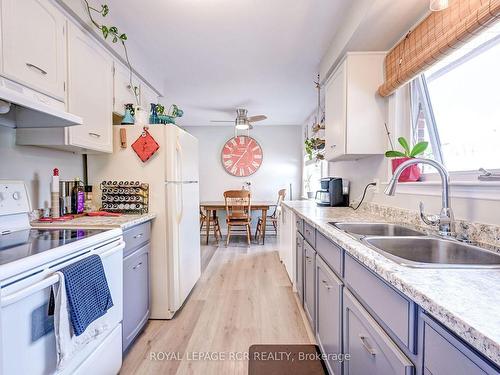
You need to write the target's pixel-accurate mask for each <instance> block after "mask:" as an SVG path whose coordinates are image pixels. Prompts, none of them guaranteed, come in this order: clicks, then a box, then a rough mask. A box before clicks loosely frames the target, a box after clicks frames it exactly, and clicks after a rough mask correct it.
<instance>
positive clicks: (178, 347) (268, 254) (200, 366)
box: [121, 238, 314, 375]
mask: <svg viewBox="0 0 500 375" xmlns="http://www.w3.org/2000/svg"><path fill="white" fill-rule="evenodd" d="M269 242H270V243H269V244H266V245H265V246H262V245H252V246H250V247H247V246H246V245H245V244H244V243H243V242H239V241H238V240H236V238H235V241H234V242H233V243H232V244H231V246H229V247H225V246H224V245H221V246H220V247H217V246H215V245H212V246H210V245H209V246H202V252H203V254H202V259H203V263H204V264H205V266H206V268H205V270H204V272H203V274H202V277H201V279H200V280H199V281H198V284H197V285H196V287H195V289H194V290H193V293H192V294H191V296H190V298H189V299H188V301H187V302H186V304H185V305H184V307H183V309H182V310H181V311H180V312H178V313H177V315H176V317H175V318H174V319H172V320H170V321H167V320H163V321H162V320H151V321H150V322H149V324H148V325H147V327H146V329H145V331H144V332H143V333H142V334H141V335H140V336H139V337H138V339H137V340H136V342H135V343H134V344H133V347H132V349H131V350H130V351H129V352H128V354H127V355H126V357H125V359H124V363H123V367H122V370H121V374H172V375H173V374H178V375H184V374H204V375H210V374H214V375H215V374H217V375H221V374H247V367H248V362H247V361H246V360H244V359H243V360H234V359H233V360H231V359H229V357H230V356H231V355H232V354H231V353H236V354H238V355H243V356H244V353H247V352H248V348H249V347H250V345H252V344H309V343H312V342H314V338H313V336H312V334H311V332H310V328H309V325H308V324H307V323H305V319H306V318H305V315H304V312H303V310H302V308H300V307H299V306H298V304H297V298H296V296H295V294H294V293H293V291H292V286H291V283H290V280H289V278H288V275H287V274H286V271H285V269H284V266H283V265H282V264H281V262H280V261H279V257H278V252H277V251H276V241H274V240H271V241H269ZM212 254H213V256H212ZM207 263H208V265H207ZM197 353H201V356H205V353H210V355H211V356H215V355H218V356H219V358H222V357H223V356H225V357H226V358H227V359H225V360H195V359H194V356H195V355H197ZM214 353H217V354H214ZM218 353H220V354H218ZM240 353H241V354H240ZM167 357H169V359H167Z"/></svg>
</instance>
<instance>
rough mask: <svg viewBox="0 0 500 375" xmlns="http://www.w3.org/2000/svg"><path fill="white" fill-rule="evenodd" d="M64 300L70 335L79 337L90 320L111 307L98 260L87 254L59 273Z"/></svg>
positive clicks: (104, 275)
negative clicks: (62, 284) (69, 322)
mask: <svg viewBox="0 0 500 375" xmlns="http://www.w3.org/2000/svg"><path fill="white" fill-rule="evenodd" d="M60 271H61V272H62V273H63V274H64V285H65V286H66V295H67V297H68V308H69V316H70V320H71V325H72V327H73V332H74V333H75V335H76V336H80V335H81V334H82V333H83V332H84V331H85V329H86V328H87V327H88V326H89V324H90V323H92V322H93V321H94V320H96V319H98V318H100V317H101V316H103V315H104V314H106V311H108V310H109V309H110V308H111V307H113V300H112V298H111V292H110V291H109V287H108V281H107V280H106V274H105V273H104V267H103V265H102V261H101V258H100V257H99V256H98V255H91V256H89V257H87V258H85V259H82V260H80V261H78V262H75V263H73V264H70V265H69V266H66V267H64V268H62V269H61V270H60Z"/></svg>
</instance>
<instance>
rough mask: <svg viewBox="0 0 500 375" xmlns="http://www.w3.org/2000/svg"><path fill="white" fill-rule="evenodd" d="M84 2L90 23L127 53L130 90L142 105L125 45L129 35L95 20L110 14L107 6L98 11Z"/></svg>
mask: <svg viewBox="0 0 500 375" xmlns="http://www.w3.org/2000/svg"><path fill="white" fill-rule="evenodd" d="M83 1H84V2H85V6H86V8H87V9H86V10H87V14H88V16H89V18H90V21H91V22H92V24H93V25H94V26H95V27H96V28H97V29H98V30H100V31H101V33H102V36H103V37H104V39H106V40H111V42H112V43H118V42H119V43H121V45H122V46H123V51H124V53H125V60H126V61H127V65H128V70H129V89H130V90H131V91H132V92H133V94H134V97H135V101H136V105H138V106H139V105H140V101H139V87H138V86H136V85H134V83H133V81H132V76H133V69H132V64H131V63H130V59H129V57H128V50H127V45H126V44H125V42H126V41H127V39H128V37H127V34H125V33H122V32H120V31H119V30H118V27H116V26H106V25H103V24H100V23H99V22H97V21H96V20H95V18H94V16H93V14H99V15H101V17H103V18H104V17H106V16H107V15H108V14H109V6H108V5H107V4H102V5H101V9H97V8H94V7H93V6H91V5H90V4H89V2H88V0H83ZM108 37H109V39H108Z"/></svg>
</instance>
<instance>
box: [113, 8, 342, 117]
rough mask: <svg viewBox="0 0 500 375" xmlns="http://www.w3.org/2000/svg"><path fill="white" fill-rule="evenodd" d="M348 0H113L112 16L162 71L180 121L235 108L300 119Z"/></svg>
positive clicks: (312, 99)
mask: <svg viewBox="0 0 500 375" xmlns="http://www.w3.org/2000/svg"><path fill="white" fill-rule="evenodd" d="M350 2H351V0H293V1H290V0H272V1H270V0H141V1H127V6H123V0H108V1H107V3H108V5H109V7H110V15H109V16H108V17H109V18H110V20H108V21H107V22H115V23H116V25H117V26H118V27H119V29H120V30H123V31H124V32H126V33H127V35H128V37H129V44H130V49H131V56H132V57H133V55H134V53H137V51H138V50H140V51H141V53H142V54H145V55H147V56H148V59H149V60H150V63H151V68H152V70H154V71H155V72H160V73H159V74H161V75H162V82H164V87H162V88H161V89H162V91H163V93H164V95H165V100H164V102H165V103H166V104H171V103H176V104H178V105H179V106H180V107H181V108H183V109H184V112H185V117H184V118H183V119H182V121H179V122H180V123H182V125H184V126H188V125H210V120H234V118H235V109H236V108H237V107H245V108H247V109H248V110H249V115H254V114H266V115H267V116H268V120H266V121H264V122H262V123H260V124H272V125H275V124H286V125H296V124H302V123H303V122H304V120H305V119H306V118H307V117H308V115H309V114H310V113H311V112H312V111H313V109H314V105H315V97H316V93H315V88H314V84H313V81H314V80H315V77H316V74H317V71H318V65H319V62H320V60H321V57H322V56H323V54H324V52H325V50H326V49H327V47H328V44H329V42H330V40H331V39H332V37H333V36H334V35H335V32H336V30H337V28H338V27H339V25H340V24H341V21H342V15H343V13H344V12H345V9H346V7H347V6H349V4H350ZM137 41H140V44H141V46H137V45H136V43H137ZM141 73H142V72H141ZM145 75H146V77H147V74H145Z"/></svg>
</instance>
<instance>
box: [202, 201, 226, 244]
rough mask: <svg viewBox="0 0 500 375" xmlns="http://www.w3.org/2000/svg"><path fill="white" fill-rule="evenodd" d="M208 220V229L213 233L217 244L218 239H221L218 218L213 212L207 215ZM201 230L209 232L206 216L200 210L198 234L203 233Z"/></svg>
mask: <svg viewBox="0 0 500 375" xmlns="http://www.w3.org/2000/svg"><path fill="white" fill-rule="evenodd" d="M208 220H209V221H210V223H209V224H210V229H212V230H213V231H214V237H215V239H216V240H217V242H219V238H222V232H221V230H220V225H219V217H218V216H217V215H216V214H215V212H214V214H213V215H208ZM203 228H205V230H209V229H208V226H207V215H205V214H204V213H203V211H202V210H201V209H200V232H203Z"/></svg>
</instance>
